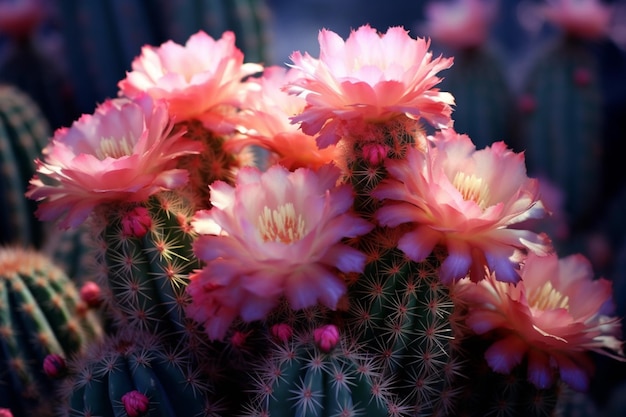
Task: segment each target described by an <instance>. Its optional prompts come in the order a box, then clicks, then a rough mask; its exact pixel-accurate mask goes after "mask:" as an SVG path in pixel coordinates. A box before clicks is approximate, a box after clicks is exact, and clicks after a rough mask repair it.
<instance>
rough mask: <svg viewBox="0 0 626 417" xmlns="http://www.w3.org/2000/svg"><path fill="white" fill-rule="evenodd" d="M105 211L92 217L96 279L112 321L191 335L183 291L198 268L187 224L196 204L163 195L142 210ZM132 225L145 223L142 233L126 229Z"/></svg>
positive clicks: (122, 207) (141, 206)
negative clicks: (94, 229)
mask: <svg viewBox="0 0 626 417" xmlns="http://www.w3.org/2000/svg"><path fill="white" fill-rule="evenodd" d="M101 208H102V211H101V212H100V213H99V214H96V215H95V217H94V226H95V227H96V228H97V229H100V230H101V232H100V233H99V234H98V238H97V239H98V242H97V243H96V253H95V256H96V259H97V262H98V264H99V266H100V268H99V271H98V273H97V277H96V278H97V279H98V280H99V284H100V285H101V286H102V287H103V288H105V289H106V288H108V291H105V293H106V294H108V296H106V297H105V298H106V303H107V304H108V305H109V306H110V311H111V312H112V313H113V314H114V317H113V319H114V321H117V322H118V323H119V326H131V327H132V328H136V329H144V330H151V331H155V332H156V331H159V332H164V333H170V332H183V333H184V334H187V333H186V330H188V325H187V320H186V319H185V317H184V313H183V307H184V305H185V304H186V302H187V294H186V293H185V287H186V283H187V280H188V274H189V273H190V272H191V271H192V270H193V269H194V268H197V267H198V261H197V260H196V258H195V257H194V256H193V252H192V248H191V244H192V240H193V233H192V231H191V227H190V225H189V221H190V219H191V215H192V214H193V205H192V204H191V203H190V201H189V200H188V199H186V198H185V197H184V196H183V195H182V194H179V193H176V192H162V193H160V194H157V195H154V196H152V197H150V199H149V200H148V201H147V202H145V203H141V204H139V205H134V204H131V205H128V206H126V205H123V204H122V205H115V207H108V206H107V207H101ZM134 221H137V222H141V221H145V222H146V223H144V224H141V225H140V226H138V227H143V230H137V229H136V228H133V226H128V223H127V222H131V223H132V222H134ZM98 224H100V226H98ZM135 226H137V225H135ZM128 227H131V229H130V230H129V229H128Z"/></svg>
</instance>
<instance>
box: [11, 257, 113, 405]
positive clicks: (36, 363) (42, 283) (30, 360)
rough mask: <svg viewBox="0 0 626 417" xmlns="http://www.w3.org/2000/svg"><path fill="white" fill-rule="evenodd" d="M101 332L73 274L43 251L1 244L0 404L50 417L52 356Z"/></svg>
mask: <svg viewBox="0 0 626 417" xmlns="http://www.w3.org/2000/svg"><path fill="white" fill-rule="evenodd" d="M101 333H102V329H101V327H100V324H99V322H98V321H97V319H96V318H95V316H94V315H93V314H92V313H91V312H89V311H88V310H86V308H85V306H84V305H83V304H82V303H81V302H80V299H79V296H78V291H77V290H76V287H75V286H74V285H73V283H72V282H71V281H70V280H69V278H68V277H67V276H66V275H65V274H64V273H63V271H62V270H61V269H59V268H58V267H57V266H56V265H54V264H53V263H52V262H51V260H50V259H49V258H48V257H46V256H44V255H43V254H42V253H40V252H37V251H34V250H32V249H22V248H12V247H6V248H0V364H1V367H2V368H1V369H2V371H1V372H0V408H2V407H5V408H10V409H11V411H12V412H13V415H14V416H15V417H20V416H22V417H27V416H32V415H37V416H46V415H51V414H50V413H51V412H52V409H51V408H50V404H52V401H53V399H54V397H53V396H52V395H51V394H52V388H53V387H54V385H55V383H56V382H55V381H52V380H50V379H49V378H48V377H46V375H45V374H44V372H43V366H44V360H45V358H46V357H47V356H48V355H51V354H52V355H59V356H60V357H61V358H70V357H72V356H73V355H77V354H79V353H81V352H82V351H83V350H84V348H85V346H86V344H87V343H89V342H90V341H92V340H97V339H98V338H99V337H100V336H101Z"/></svg>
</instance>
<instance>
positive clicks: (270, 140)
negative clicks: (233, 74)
mask: <svg viewBox="0 0 626 417" xmlns="http://www.w3.org/2000/svg"><path fill="white" fill-rule="evenodd" d="M298 74H299V71H298V70H296V69H293V68H292V69H290V70H287V69H285V68H282V67H269V68H266V69H265V71H264V73H263V76H262V77H261V78H251V79H250V80H249V81H248V83H250V84H254V87H252V88H249V89H248V90H249V93H248V96H247V98H246V102H245V104H244V105H243V108H242V110H241V111H240V112H239V113H238V116H237V120H238V121H239V123H238V127H237V130H238V131H239V134H237V135H235V136H234V137H232V138H231V139H229V140H228V141H227V142H226V143H225V148H226V149H227V150H231V151H233V152H239V151H240V150H241V149H243V148H244V147H246V146H250V145H257V146H260V147H262V148H264V149H267V150H268V151H269V152H270V158H269V161H268V165H273V164H280V165H282V166H284V167H285V168H287V169H289V170H290V171H294V170H296V169H297V168H312V169H317V168H319V167H320V166H322V165H326V164H328V163H330V162H332V161H334V160H336V159H337V158H336V157H337V153H338V151H337V149H336V147H335V146H329V147H327V148H325V149H319V147H318V146H317V143H316V141H315V137H314V136H310V135H307V134H306V133H304V132H302V130H300V128H299V127H298V126H297V125H294V124H293V123H291V120H290V118H291V117H293V116H296V115H297V114H300V113H301V112H302V111H303V110H304V108H305V106H306V100H305V99H304V98H302V97H299V96H295V95H292V94H288V93H287V92H285V91H284V89H283V87H284V86H285V85H286V84H287V83H288V82H290V81H292V80H294V79H296V78H297V77H298Z"/></svg>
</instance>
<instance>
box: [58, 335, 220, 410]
mask: <svg viewBox="0 0 626 417" xmlns="http://www.w3.org/2000/svg"><path fill="white" fill-rule="evenodd" d="M126 330H130V329H126ZM184 348H185V346H184V345H180V346H179V347H178V348H175V347H169V346H168V345H167V344H166V343H164V341H163V340H161V339H159V338H157V337H156V336H154V335H151V334H149V333H145V332H141V331H136V330H131V331H125V332H122V333H121V334H117V335H113V336H110V337H108V338H106V339H105V340H104V341H102V342H100V343H98V344H94V345H92V346H91V347H90V350H89V351H88V352H87V354H85V355H83V356H82V357H80V358H76V360H74V361H71V362H69V363H68V376H67V379H66V381H64V384H63V386H62V388H61V394H62V397H63V400H64V402H65V407H64V408H65V409H64V410H63V413H62V415H64V416H68V417H79V416H80V417H85V416H101V417H118V416H132V415H136V416H139V415H141V416H144V417H156V416H159V417H165V416H167V417H187V416H198V417H201V416H205V417H213V416H216V415H217V414H215V413H214V411H215V410H216V409H217V406H216V403H212V402H210V399H209V396H210V393H211V390H212V387H211V383H210V382H209V381H208V380H207V379H206V377H205V376H203V375H202V373H201V372H200V371H199V370H198V367H197V364H195V363H193V362H192V361H191V359H190V357H189V355H188V354H187V353H186V352H185V350H184ZM133 392H136V394H137V395H138V396H139V397H143V398H144V399H146V410H145V412H143V413H140V412H139V411H138V412H137V413H136V414H133V412H129V409H130V410H136V408H133V407H132V406H133V404H132V401H129V400H128V399H127V398H125V397H124V396H125V395H126V394H129V393H133Z"/></svg>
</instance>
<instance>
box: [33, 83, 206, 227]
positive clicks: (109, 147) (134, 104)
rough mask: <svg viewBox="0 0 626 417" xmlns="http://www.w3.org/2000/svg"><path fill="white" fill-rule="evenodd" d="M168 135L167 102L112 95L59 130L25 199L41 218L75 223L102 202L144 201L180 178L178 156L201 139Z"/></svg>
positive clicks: (175, 184) (180, 182)
mask: <svg viewBox="0 0 626 417" xmlns="http://www.w3.org/2000/svg"><path fill="white" fill-rule="evenodd" d="M183 133H184V132H179V133H176V134H172V123H171V121H170V119H169V113H168V110H167V104H166V103H164V102H161V101H156V102H155V101H153V100H152V99H151V98H150V97H148V96H145V95H144V96H143V97H141V98H138V99H137V100H130V99H127V98H117V99H113V100H107V101H105V102H104V103H102V104H101V105H100V106H98V107H97V108H96V110H95V112H94V113H93V114H85V115H83V116H81V117H80V118H79V119H78V120H76V121H75V122H74V123H73V124H72V126H71V127H69V128H65V127H64V128H60V129H58V130H57V131H56V132H55V134H54V137H53V138H52V140H51V142H50V143H49V144H48V145H47V146H46V148H45V149H44V151H43V160H37V161H36V163H37V171H36V173H35V176H34V177H33V178H32V179H31V181H30V187H29V190H28V192H27V196H28V197H29V198H31V199H33V200H37V201H39V208H38V211H37V215H38V216H39V218H40V219H42V220H60V226H61V227H63V228H68V227H77V226H78V225H80V224H81V223H82V222H83V221H84V220H85V219H86V218H87V217H88V216H89V214H90V213H91V212H92V210H93V209H94V208H95V207H96V206H98V205H100V204H103V203H111V202H133V201H144V200H146V199H147V198H148V197H149V196H150V195H152V194H154V193H157V192H159V191H161V190H164V189H174V188H176V187H179V186H181V185H183V184H185V183H186V181H187V176H188V174H187V172H186V171H184V170H181V169H176V159H177V158H178V157H180V156H182V155H186V154H191V153H198V152H199V151H200V150H201V144H199V143H198V142H193V141H190V140H187V139H185V138H183V137H181V136H182V134H183Z"/></svg>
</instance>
